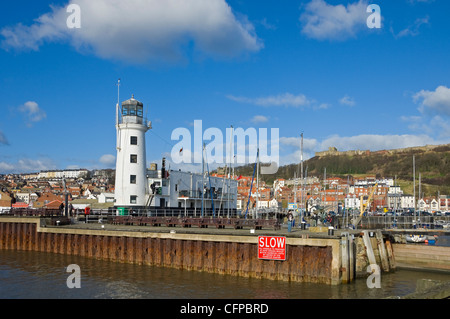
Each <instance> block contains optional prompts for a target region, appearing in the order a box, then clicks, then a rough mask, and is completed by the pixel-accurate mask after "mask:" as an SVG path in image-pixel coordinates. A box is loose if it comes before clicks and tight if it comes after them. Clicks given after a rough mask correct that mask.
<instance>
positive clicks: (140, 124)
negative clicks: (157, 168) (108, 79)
mask: <svg viewBox="0 0 450 319" xmlns="http://www.w3.org/2000/svg"><path fill="white" fill-rule="evenodd" d="M143 108H144V105H143V104H142V102H139V101H137V100H135V99H134V96H133V97H132V98H131V99H129V100H126V101H124V102H123V103H122V108H121V111H120V116H119V104H117V109H116V132H117V141H116V142H117V147H116V148H117V158H116V181H115V206H116V207H135V208H141V207H145V203H146V194H148V189H147V180H146V173H147V169H146V152H145V133H146V132H147V131H148V130H149V129H150V128H151V124H150V122H149V123H148V124H147V123H146V121H145V119H144V116H143V115H144V109H143Z"/></svg>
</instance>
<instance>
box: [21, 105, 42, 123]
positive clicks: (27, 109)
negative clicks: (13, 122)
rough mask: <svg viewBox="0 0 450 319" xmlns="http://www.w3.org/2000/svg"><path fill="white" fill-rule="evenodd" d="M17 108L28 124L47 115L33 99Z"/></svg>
mask: <svg viewBox="0 0 450 319" xmlns="http://www.w3.org/2000/svg"><path fill="white" fill-rule="evenodd" d="M18 110H19V112H21V113H23V114H24V116H25V119H26V122H27V125H28V126H31V124H32V123H33V122H39V121H41V120H43V119H45V118H46V117H47V114H46V113H45V111H44V110H42V109H41V108H39V105H38V104H37V103H36V102H34V101H28V102H25V104H23V105H21V106H19V107H18Z"/></svg>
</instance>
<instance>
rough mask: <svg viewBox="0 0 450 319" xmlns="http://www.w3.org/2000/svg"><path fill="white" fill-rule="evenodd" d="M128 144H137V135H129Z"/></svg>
mask: <svg viewBox="0 0 450 319" xmlns="http://www.w3.org/2000/svg"><path fill="white" fill-rule="evenodd" d="M130 144H131V145H137V136H131V137H130Z"/></svg>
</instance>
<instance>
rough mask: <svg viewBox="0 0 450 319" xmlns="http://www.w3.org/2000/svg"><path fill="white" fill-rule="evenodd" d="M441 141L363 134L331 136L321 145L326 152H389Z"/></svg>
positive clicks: (414, 137) (427, 137)
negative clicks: (329, 150)
mask: <svg viewBox="0 0 450 319" xmlns="http://www.w3.org/2000/svg"><path fill="white" fill-rule="evenodd" d="M440 143H441V142H440V141H437V140H435V139H434V138H432V137H430V136H428V135H409V134H405V135H377V134H362V135H356V136H349V137H342V136H339V135H335V136H331V137H329V138H327V139H325V140H323V141H322V142H321V143H320V149H321V150H326V149H328V147H331V146H334V147H336V148H337V149H338V150H341V151H348V150H371V151H377V150H389V149H396V148H405V147H413V146H422V145H426V144H440Z"/></svg>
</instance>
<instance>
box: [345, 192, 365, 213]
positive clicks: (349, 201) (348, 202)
mask: <svg viewBox="0 0 450 319" xmlns="http://www.w3.org/2000/svg"><path fill="white" fill-rule="evenodd" d="M360 207H361V200H360V198H359V197H358V196H356V195H354V194H353V195H350V194H349V195H347V196H346V197H345V208H346V209H350V208H351V209H357V210H359V209H360Z"/></svg>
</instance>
